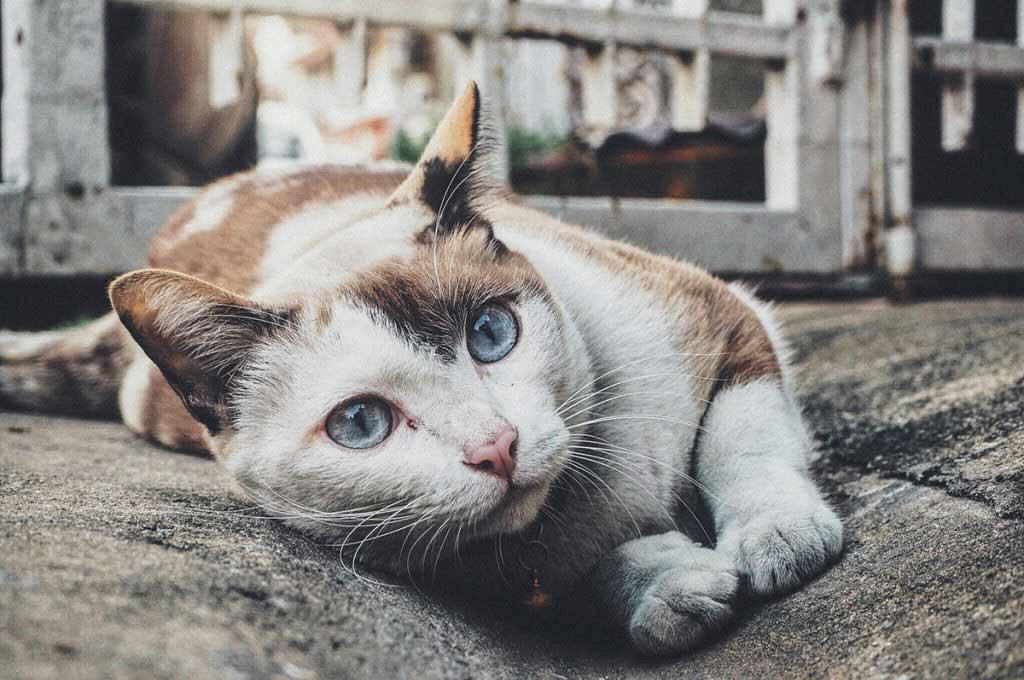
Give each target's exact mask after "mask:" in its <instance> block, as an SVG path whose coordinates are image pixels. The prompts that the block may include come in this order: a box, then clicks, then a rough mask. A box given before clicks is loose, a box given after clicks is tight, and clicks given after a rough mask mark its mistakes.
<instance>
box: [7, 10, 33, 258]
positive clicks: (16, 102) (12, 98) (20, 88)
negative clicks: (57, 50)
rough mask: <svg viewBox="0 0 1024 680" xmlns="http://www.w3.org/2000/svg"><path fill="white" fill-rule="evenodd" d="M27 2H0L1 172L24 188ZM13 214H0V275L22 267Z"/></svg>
mask: <svg viewBox="0 0 1024 680" xmlns="http://www.w3.org/2000/svg"><path fill="white" fill-rule="evenodd" d="M30 8H31V3H29V2H27V1H24V0H23V1H20V2H19V1H17V0H4V2H2V3H0V13H2V19H0V24H2V27H3V35H2V36H0V49H3V69H4V74H3V76H4V77H3V99H2V100H0V125H2V126H3V134H2V139H3V145H2V146H0V152H2V172H3V181H4V183H5V184H13V185H15V186H17V187H19V188H20V189H22V190H24V189H27V187H28V184H29V179H30V178H31V165H30V160H29V153H30V148H29V129H30V127H31V120H30V113H31V109H30V102H31V85H30V83H31V80H30V75H31V70H32V69H31V67H32V61H31V57H32V52H31V45H32V41H31V35H30V33H29V29H30V28H31V23H30V19H31V13H30V11H29V10H30ZM12 212H13V213H14V214H7V213H4V214H3V215H0V220H2V222H0V239H2V241H0V272H2V273H5V274H17V273H20V270H21V269H22V268H23V267H24V255H25V254H24V240H25V238H24V222H25V216H24V210H23V206H21V205H19V206H15V207H14V208H13V209H12Z"/></svg>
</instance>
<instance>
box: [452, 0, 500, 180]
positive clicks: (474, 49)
mask: <svg viewBox="0 0 1024 680" xmlns="http://www.w3.org/2000/svg"><path fill="white" fill-rule="evenodd" d="M489 7H490V12H489V13H488V15H487V22H486V25H485V26H482V27H481V29H480V30H478V31H477V32H475V33H473V34H471V35H468V36H467V35H460V36H457V38H458V39H457V41H456V43H457V45H458V48H457V49H456V52H455V53H456V54H457V55H458V56H457V57H456V60H455V61H456V63H455V68H454V81H455V82H454V85H455V88H456V91H455V93H454V94H458V93H459V92H461V91H462V88H463V87H464V86H465V84H466V82H468V81H469V80H475V81H476V84H477V87H479V88H480V95H481V97H482V98H483V101H484V106H485V107H487V109H488V111H489V113H490V121H491V132H492V134H493V135H494V136H495V137H496V145H495V147H496V148H495V149H494V154H493V160H494V166H493V167H492V168H491V171H492V172H493V173H494V174H495V175H496V176H497V177H498V178H499V179H500V180H502V181H503V182H507V181H508V174H509V167H508V146H507V144H508V138H507V134H506V124H505V115H506V109H507V106H506V96H507V87H506V85H505V69H504V68H503V65H502V62H503V61H504V60H503V59H502V36H503V34H504V22H505V11H506V7H505V0H490V2H489Z"/></svg>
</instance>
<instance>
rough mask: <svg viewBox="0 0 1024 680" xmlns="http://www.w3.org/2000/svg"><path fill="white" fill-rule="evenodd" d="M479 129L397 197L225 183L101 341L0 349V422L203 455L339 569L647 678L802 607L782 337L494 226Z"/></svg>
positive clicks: (805, 489) (655, 268) (614, 257)
mask: <svg viewBox="0 0 1024 680" xmlns="http://www.w3.org/2000/svg"><path fill="white" fill-rule="evenodd" d="M485 127H486V126H485V122H484V121H482V120H481V104H480V101H479V94H478V91H477V88H476V87H475V86H474V85H470V86H469V87H468V88H467V89H466V91H465V93H464V94H463V95H462V96H461V97H460V98H459V99H458V100H457V101H456V102H455V104H454V105H453V106H452V108H451V110H450V111H449V112H448V114H447V116H446V117H445V119H444V120H443V121H442V123H441V125H440V127H439V128H438V130H437V132H436V133H435V135H434V137H433V139H432V140H431V142H430V144H429V145H428V147H427V149H426V151H425V152H424V154H423V158H422V159H421V160H420V162H419V163H418V165H417V166H416V167H415V168H414V169H413V170H412V171H411V173H410V174H408V176H405V177H404V178H403V177H399V176H397V175H396V174H394V173H393V172H369V171H367V170H359V169H352V168H343V167H316V168H308V167H307V168H298V169H293V170H290V171H276V172H273V173H271V172H259V171H257V172H252V173H247V174H242V175H237V176H235V177H231V178H228V179H225V180H222V181H220V182H217V183H216V184H214V185H212V186H211V187H209V188H208V189H206V190H205V191H204V192H203V193H202V194H201V195H200V196H199V197H198V198H197V199H196V200H195V201H193V202H192V203H190V204H189V205H187V206H185V207H184V208H182V209H181V210H179V211H178V212H177V214H175V215H174V216H173V217H172V218H171V220H170V222H169V223H168V224H166V225H165V226H164V227H163V228H162V229H161V230H160V231H159V233H158V234H157V236H156V238H155V239H154V241H153V244H152V250H151V253H150V257H149V264H150V266H151V267H153V269H144V270H140V271H135V272H132V273H129V274H126V275H124V276H122V277H120V278H118V279H117V280H116V281H114V283H113V284H112V285H111V287H110V298H111V301H112V303H113V306H114V310H115V312H116V315H115V314H110V315H108V316H107V317H104V318H102V319H100V320H98V321H96V322H94V323H92V324H91V325H89V326H85V327H82V328H79V329H75V330H70V331H65V332H60V333H46V334H34V335H21V334H6V335H2V336H0V342H2V344H0V401H2V402H3V403H4V404H5V405H7V406H11V407H20V408H29V409H34V410H40V411H49V412H64V413H81V414H92V415H104V414H110V415H113V414H117V413H120V417H121V418H122V419H123V420H124V422H125V423H126V424H127V425H128V426H129V427H130V428H132V429H133V430H134V431H136V432H138V433H139V434H141V435H143V436H145V437H147V438H149V439H151V440H153V441H156V442H159V443H160V444H163V445H166V446H168V447H171V448H178V449H191V450H199V451H208V452H210V453H211V454H212V455H213V456H215V457H216V458H217V459H218V460H219V461H220V462H221V463H222V465H223V466H224V468H226V470H227V471H228V473H229V474H230V475H231V476H232V477H233V478H234V480H236V482H237V483H238V484H239V485H240V487H241V488H242V489H244V490H245V491H246V492H247V493H248V494H249V495H250V496H252V497H254V498H256V499H258V501H259V502H260V503H261V504H262V505H263V506H264V507H265V508H266V509H267V510H269V511H270V512H272V513H274V514H275V515H277V516H279V517H280V518H282V519H283V521H285V522H286V523H288V524H290V525H292V526H294V527H297V528H298V529H300V530H302V531H304V532H307V533H308V534H312V535H313V536H315V537H316V538H317V539H319V540H321V541H322V542H324V543H327V544H332V545H340V546H342V553H343V554H342V559H345V560H352V561H353V562H354V563H358V564H366V565H372V566H374V567H376V568H379V569H385V570H388V571H391V572H394V573H396V574H403V575H408V577H411V578H413V579H422V578H424V577H427V578H434V577H435V576H436V577H437V578H438V579H439V580H445V581H451V582H453V583H454V585H462V586H465V587H467V588H468V589H470V590H472V592H474V593H475V594H476V595H477V596H481V597H482V596H486V597H493V596H498V597H508V598H510V599H511V600H513V601H516V602H521V603H525V604H526V605H528V606H532V607H538V608H542V607H554V608H563V607H564V608H569V607H571V606H572V603H573V602H574V601H576V600H577V599H581V598H582V599H586V600H588V602H589V604H590V605H591V606H593V605H595V604H596V606H597V607H598V608H599V611H600V612H601V613H602V615H603V616H604V618H605V619H606V620H609V621H612V622H613V623H614V624H615V625H617V626H619V627H620V628H621V630H623V631H624V632H625V634H626V635H627V636H628V637H629V639H630V641H631V642H632V643H633V645H635V646H636V647H637V648H638V649H639V650H641V651H642V652H645V653H650V654H670V653H676V652H679V651H682V650H687V649H691V648H693V647H694V646H696V645H698V644H700V643H701V642H702V641H703V640H705V639H706V638H707V637H708V636H709V635H710V634H712V633H713V632H714V631H715V630H717V629H718V628H720V627H721V626H722V625H723V624H724V623H726V622H727V621H728V620H729V619H730V617H731V616H732V604H733V602H734V599H735V598H736V596H737V594H738V592H740V591H741V590H747V591H749V592H750V593H752V594H755V595H772V594H775V593H781V592H784V591H788V590H791V589H793V588H796V587H797V586H799V585H800V584H801V583H803V582H805V581H807V580H808V579H810V578H812V577H814V576H815V575H817V574H818V573H820V572H821V571H823V570H824V569H825V568H826V567H827V566H828V565H829V564H830V563H831V562H832V561H833V560H834V559H835V558H836V556H837V555H838V554H839V552H840V550H841V547H842V541H843V539H842V533H843V531H842V525H841V523H840V520H839V519H838V518H837V516H836V515H835V513H834V512H833V511H832V510H831V509H830V508H829V506H828V505H827V503H826V502H825V501H824V500H823V498H822V495H821V493H820V491H819V490H818V489H817V488H816V487H815V484H814V482H813V481H812V480H811V478H810V476H809V475H808V460H809V457H810V456H811V453H812V441H811V438H810V437H809V436H808V431H807V428H806V426H805V425H804V423H803V421H802V420H801V415H800V409H799V407H798V405H797V404H796V402H795V401H794V397H793V394H792V384H791V379H790V376H789V373H788V369H787V364H786V349H785V345H784V343H783V340H782V338H781V336H780V334H779V332H778V326H777V325H776V323H775V322H774V321H773V319H772V317H771V314H770V313H769V311H768V310H767V309H766V308H765V306H763V305H762V304H760V303H759V302H757V301H756V300H755V299H754V298H753V297H752V296H751V295H749V294H748V293H746V292H745V291H744V290H743V289H741V288H739V287H736V286H730V285H727V284H725V283H723V282H722V281H720V280H718V279H716V278H714V277H712V276H710V275H708V274H707V273H705V272H704V271H702V270H700V269H698V268H696V267H694V266H691V265H688V264H684V263H681V262H678V261H676V260H673V259H669V258H667V257H660V256H657V255H652V254H650V253H647V252H644V251H642V250H639V249H637V248H634V247H631V246H628V245H624V244H622V243H617V242H613V241H609V240H606V239H604V238H602V237H600V236H598V235H596V234H594V233H592V232H590V231H587V230H585V229H581V228H578V227H574V226H569V225H566V224H563V223H561V222H559V221H557V220H554V219H552V218H551V217H548V216H546V215H544V214H541V213H538V212H535V211H533V210H529V209H526V208H524V207H521V206H519V205H517V204H516V203H515V201H514V200H506V199H504V198H503V197H502V196H501V195H500V194H499V193H497V192H495V191H493V190H491V189H490V188H488V181H487V178H488V167H487V163H488V156H487V153H486V147H487V145H486V140H484V139H483V137H484V134H483V132H482V131H483V130H484V129H485ZM701 506H702V507H704V508H705V510H706V513H707V515H706V516H709V517H710V518H711V519H712V520H713V521H712V522H711V524H712V525H713V526H708V525H707V524H708V523H707V522H704V523H701V522H700V521H699V518H700V516H701V513H700V509H699V508H700V507H701ZM680 528H682V529H683V530H682V531H681V530H680ZM687 532H688V533H689V535H688V533H687ZM702 543H703V545H702Z"/></svg>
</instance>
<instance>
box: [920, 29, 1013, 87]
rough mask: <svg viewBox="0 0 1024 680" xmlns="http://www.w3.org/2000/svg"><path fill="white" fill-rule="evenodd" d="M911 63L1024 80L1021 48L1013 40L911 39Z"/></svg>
mask: <svg viewBox="0 0 1024 680" xmlns="http://www.w3.org/2000/svg"><path fill="white" fill-rule="evenodd" d="M914 65H915V66H916V67H917V68H919V69H923V70H934V71H938V72H939V73H950V74H963V73H970V74H974V75H976V76H988V77H991V78H1013V79H1024V47H1018V46H1017V45H1014V44H1012V43H994V42H947V41H944V40H942V39H941V38H935V37H927V36H924V37H916V38H914Z"/></svg>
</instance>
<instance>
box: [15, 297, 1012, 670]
mask: <svg viewBox="0 0 1024 680" xmlns="http://www.w3.org/2000/svg"><path fill="white" fill-rule="evenodd" d="M784 316H785V317H786V318H787V319H788V323H789V327H790V333H791V335H792V337H793V340H794V345H795V348H796V353H797V358H798V363H799V365H800V373H799V375H800V383H801V385H802V390H803V392H804V395H805V403H806V406H807V408H806V410H807V414H808V417H809V418H810V420H811V422H812V423H813V425H814V427H815V429H816V431H817V432H818V435H817V436H818V439H819V442H820V444H821V449H822V457H821V459H820V460H819V461H818V462H817V463H816V470H817V472H818V474H819V476H820V478H821V480H822V482H823V484H824V486H825V488H826V489H827V490H828V492H829V494H830V496H831V498H832V500H833V502H834V503H835V504H836V506H837V507H838V508H839V509H840V511H841V514H842V515H843V517H844V520H845V522H846V525H847V531H848V548H847V551H846V553H845V555H844V557H843V559H842V560H841V561H840V563H839V564H838V565H836V567H834V568H833V569H832V570H831V571H829V572H828V573H827V574H826V575H825V576H823V577H821V578H819V579H818V580H816V581H815V582H813V583H811V584H809V585H808V586H807V587H805V588H804V589H802V590H801V591H799V592H797V593H795V594H793V595H791V596H789V597H786V598H783V599H781V600H777V601H774V602H769V603H760V604H747V605H746V608H745V609H744V611H743V613H742V615H741V616H740V618H739V620H738V621H737V622H736V624H735V625H734V626H732V628H731V629H730V630H728V631H726V633H725V634H724V635H723V636H722V637H721V639H719V640H718V641H716V642H715V643H714V644H712V645H711V646H709V647H708V648H707V649H704V650H702V651H700V652H699V653H697V654H694V655H691V656H689V657H684V658H679V659H675V660H670V661H661V662H658V663H651V662H647V661H644V660H642V659H639V658H637V657H636V656H634V655H633V654H632V653H630V651H629V650H628V649H626V648H625V647H623V646H621V645H616V644H608V643H606V642H598V641H594V640H592V639H591V637H590V636H589V635H588V631H585V630H566V629H560V628H552V627H550V626H541V625H539V624H533V625H527V624H524V623H523V622H522V621H518V620H510V619H509V618H508V617H506V616H503V615H502V612H500V611H494V610H484V609H479V610H476V609H472V608H468V609H467V608H466V607H461V606H454V605H452V604H451V603H447V602H443V601H440V600H438V599H436V598H434V597H431V596H430V595H428V594H423V593H420V592H418V591H416V590H414V589H408V588H402V587H399V586H396V585H395V584H394V583H392V582H388V581H386V579H383V580H384V584H383V585H381V584H376V583H371V582H367V581H363V580H359V579H356V578H354V577H353V576H352V575H351V574H349V573H348V572H347V571H346V570H345V569H343V568H342V567H341V566H340V565H339V564H338V562H337V560H336V558H334V557H333V556H332V554H331V553H330V552H328V551H326V550H323V549H321V548H319V547H317V546H314V545H312V544H311V543H310V542H308V541H307V540H305V539H304V538H302V537H300V536H297V535H295V534H294V533H292V532H289V531H286V530H284V529H281V528H280V527H278V526H276V525H275V524H274V523H272V522H270V521H268V520H263V519H258V518H252V517H247V516H244V515H243V514H241V513H239V512H237V509H238V508H239V506H240V503H239V501H238V500H237V499H233V498H232V497H231V496H230V495H229V491H228V488H229V487H228V485H227V483H226V482H225V481H224V479H223V478H222V477H221V475H220V473H219V470H218V469H217V467H216V466H215V465H213V464H212V463H210V462H208V461H206V460H203V459H200V458H195V457H190V456H184V455H177V454H170V453H167V452H164V451H160V450H158V449H155V448H153V447H151V446H148V445H146V444H143V443H141V442H139V441H138V440H136V439H135V438H133V437H132V435H130V434H129V433H128V432H127V431H126V430H125V429H124V428H122V427H121V426H119V425H116V424H109V423H99V422H89V421H75V420H69V419H56V418H43V417H38V416H31V415H23V414H0V677H11V678H15V677H17V678H21V677H37V678H66V677H79V678H99V677H111V676H116V677H125V678H131V677H140V678H141V677H194V678H206V677H208V678H246V677H252V678H328V677H355V678H524V677H539V678H681V677H764V676H784V677H807V676H811V677H898V676H901V675H904V676H908V677H935V678H948V677H1007V678H1008V677H1021V676H1024V414H1022V405H1024V402H1022V397H1024V301H999V300H993V301H980V302H944V303H929V304H922V305H917V306H911V307H889V306H887V305H885V304H883V303H878V302H870V303H856V304H851V303H843V304H836V305H829V306H823V305H793V306H789V307H786V308H785V309H784ZM375 578H378V579H379V577H375Z"/></svg>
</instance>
